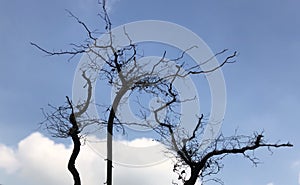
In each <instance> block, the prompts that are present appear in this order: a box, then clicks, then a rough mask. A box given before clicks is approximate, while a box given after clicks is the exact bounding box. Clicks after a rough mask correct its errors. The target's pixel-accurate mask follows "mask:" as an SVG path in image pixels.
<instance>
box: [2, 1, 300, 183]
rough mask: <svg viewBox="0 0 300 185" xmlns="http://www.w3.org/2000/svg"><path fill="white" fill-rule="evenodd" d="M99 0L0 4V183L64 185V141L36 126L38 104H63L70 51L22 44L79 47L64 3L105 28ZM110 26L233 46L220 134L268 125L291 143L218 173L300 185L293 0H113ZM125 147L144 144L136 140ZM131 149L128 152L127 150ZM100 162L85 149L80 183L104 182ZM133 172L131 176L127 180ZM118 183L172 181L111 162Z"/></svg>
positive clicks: (71, 65)
mask: <svg viewBox="0 0 300 185" xmlns="http://www.w3.org/2000/svg"><path fill="white" fill-rule="evenodd" d="M96 2H97V1H96V0H72V1H71V0H65V1H59V0H53V1H51V2H50V1H38V0H28V1H17V0H1V1H0V23H1V24H0V28H1V29H0V43H1V44H0V103H1V106H0V128H1V129H0V184H3V185H17V184H21V183H22V184H24V185H35V184H46V185H52V184H71V183H72V178H71V176H70V174H69V173H68V172H67V171H66V169H65V167H66V163H67V160H68V156H69V154H70V152H71V145H70V142H69V141H68V140H67V141H66V140H62V139H54V138H51V137H50V136H49V135H47V133H46V132H44V131H43V130H39V129H38V123H39V122H40V121H41V120H42V119H43V116H42V114H41V110H40V108H42V107H45V106H47V104H48V103H51V104H54V105H60V104H62V102H65V96H66V95H69V96H70V95H71V94H72V91H71V90H72V82H73V78H74V71H75V69H76V66H77V64H78V61H79V59H80V58H79V57H75V58H74V59H73V60H71V61H70V62H68V61H67V60H68V57H64V56H62V57H46V56H45V55H44V54H43V53H41V52H39V51H37V50H36V49H35V48H33V47H32V46H31V45H30V44H29V43H30V42H31V41H33V42H37V43H39V44H40V45H42V46H44V47H46V48H49V49H50V50H52V49H62V48H68V47H70V45H69V44H70V43H80V42H81V41H83V40H84V38H85V36H86V33H85V32H84V30H83V29H82V27H80V26H79V25H78V24H77V23H76V22H75V21H74V19H72V18H70V17H69V16H68V14H67V13H66V11H65V9H68V10H70V11H72V12H73V13H74V14H76V15H77V16H78V17H80V18H81V19H82V20H83V21H85V22H86V23H87V25H89V26H90V27H91V29H100V30H101V29H103V24H102V22H101V21H99V17H98V16H97V13H98V11H99V7H98V6H97V4H96ZM109 6H110V7H109V10H110V14H111V20H112V23H113V27H116V26H119V25H122V24H125V23H129V22H132V21H139V20H148V19H151V20H163V21H170V22H173V23H176V24H179V25H182V26H184V27H186V28H188V29H190V30H192V31H193V32H194V33H196V34H197V35H198V36H200V37H201V38H202V39H203V40H204V41H205V42H206V43H207V44H208V45H209V47H210V48H211V49H212V51H213V52H218V51H221V50H223V49H224V48H228V49H229V50H230V51H235V50H237V51H238V52H239V56H238V58H237V62H236V63H235V64H230V65H227V66H225V67H224V68H223V69H222V70H223V73H224V77H225V81H226V88H227V109H226V115H225V120H224V123H223V128H222V129H223V130H222V131H223V132H224V133H225V134H227V135H229V134H232V133H234V130H235V129H236V128H238V129H239V132H240V133H242V134H251V133H252V132H253V131H262V130H264V131H265V135H266V137H267V138H268V139H269V140H270V141H274V142H276V141H278V140H281V141H290V142H292V143H293V144H294V145H295V146H294V148H292V149H278V150H274V153H273V154H272V155H271V153H270V152H268V151H265V150H262V149H260V150H258V151H257V152H256V155H257V157H259V158H260V160H261V164H259V165H258V166H257V167H254V166H253V165H252V164H251V163H250V162H249V161H247V160H245V159H244V158H242V157H238V156H231V157H228V158H227V159H226V160H225V161H224V164H225V167H224V168H223V170H222V171H221V173H220V174H219V176H218V177H220V178H221V179H222V180H223V181H224V182H225V183H226V184H231V185H238V184H241V183H242V184H245V185H253V184H256V185H281V184H289V185H297V184H300V177H299V176H300V175H299V173H300V150H299V144H300V143H299V135H298V132H299V131H300V126H299V118H298V115H299V113H300V112H299V111H300V78H299V73H298V72H299V69H300V64H299V58H300V52H299V49H300V36H299V33H300V21H299V18H300V12H299V8H300V1H297V0H286V1H281V0H264V1H262V0H252V1H241V0H227V1H221V0H211V1H199V0H190V1H185V2H183V1H174V0H173V1H171V0H164V1H159V0H152V1H145V0H143V1H141V0H113V1H112V2H111V3H109ZM136 139H137V140H135V141H131V142H132V143H131V142H128V144H129V145H130V144H131V145H136V144H137V143H139V144H140V143H143V145H149V144H150V143H151V141H150V140H147V139H140V140H139V139H138V138H136ZM121 154H122V153H120V155H121ZM128 155H131V153H130V152H129V154H128ZM104 167H105V163H104V159H103V158H102V157H101V156H100V155H99V154H98V153H96V152H95V151H94V150H92V149H91V147H89V146H88V145H85V146H84V149H83V150H82V153H81V154H80V156H79V160H78V168H79V169H80V172H81V174H82V179H83V184H89V185H90V184H91V185H92V184H99V183H103V182H104V181H105V177H104V174H105V171H104ZM133 177H134V178H136V179H135V181H133ZM114 178H115V182H116V184H146V185H154V184H171V183H170V182H171V180H172V178H175V177H174V176H173V175H172V171H171V162H170V161H165V162H164V163H160V164H159V165H154V166H151V167H147V168H130V167H128V166H118V165H116V169H115V177H114Z"/></svg>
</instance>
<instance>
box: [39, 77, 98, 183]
mask: <svg viewBox="0 0 300 185" xmlns="http://www.w3.org/2000/svg"><path fill="white" fill-rule="evenodd" d="M82 77H83V78H84V79H86V85H87V93H88V96H87V99H86V100H85V101H84V102H83V103H82V104H80V105H78V106H77V111H75V108H74V105H73V103H72V101H71V100H70V99H69V97H68V96H66V99H67V105H64V106H60V107H55V106H52V105H49V107H50V109H51V110H48V111H46V110H44V109H42V111H43V114H44V116H45V120H44V121H43V122H41V127H42V128H44V129H46V131H47V132H49V133H50V134H51V135H52V136H53V137H59V138H68V137H71V139H72V142H73V144H74V146H73V151H72V153H71V156H70V159H69V162H68V170H69V171H70V173H71V174H72V176H73V180H74V185H81V180H80V175H79V173H78V171H77V169H76V167H75V162H76V159H77V157H78V155H79V152H80V147H81V142H80V139H81V137H83V135H84V134H82V133H81V132H82V130H83V129H84V128H85V127H86V126H88V125H90V124H93V120H84V119H83V115H84V114H85V113H86V111H87V108H88V105H89V103H90V101H91V95H92V94H91V93H92V86H91V80H90V79H89V78H87V76H86V73H85V71H83V72H82ZM78 108H79V109H78Z"/></svg>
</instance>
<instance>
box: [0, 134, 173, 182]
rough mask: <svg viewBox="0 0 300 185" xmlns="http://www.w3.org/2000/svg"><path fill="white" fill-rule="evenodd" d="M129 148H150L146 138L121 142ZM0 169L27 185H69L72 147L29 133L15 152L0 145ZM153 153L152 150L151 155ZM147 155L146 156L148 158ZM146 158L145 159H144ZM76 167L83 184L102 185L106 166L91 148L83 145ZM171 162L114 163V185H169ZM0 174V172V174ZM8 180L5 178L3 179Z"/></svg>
mask: <svg viewBox="0 0 300 185" xmlns="http://www.w3.org/2000/svg"><path fill="white" fill-rule="evenodd" d="M122 143H127V144H129V145H130V146H135V145H136V146H137V147H141V146H151V145H153V142H152V141H151V140H150V139H146V138H142V139H136V140H134V141H132V142H130V141H126V142H125V141H122ZM0 151H1V152H0V169H1V168H2V169H4V170H5V172H6V173H10V174H11V175H9V176H8V177H5V178H14V179H15V178H18V179H19V182H20V183H21V182H25V183H23V184H26V183H27V184H30V185H39V184H44V185H53V184H72V177H71V175H70V173H69V172H68V171H67V162H68V159H69V156H70V154H71V152H72V146H65V145H63V144H58V143H55V142H54V141H53V140H51V139H49V138H47V137H45V136H43V135H42V134H41V133H38V132H36V133H32V134H31V135H30V136H28V137H27V138H25V139H23V140H22V141H20V142H19V144H18V147H17V148H16V149H12V148H10V147H7V146H5V145H0ZM134 152H135V151H126V153H122V151H119V152H118V154H117V155H115V156H118V155H119V156H120V155H128V156H133V157H134V156H135V153H134ZM155 152H157V151H152V153H155ZM152 153H149V154H148V155H152ZM144 157H147V156H144ZM76 165H77V167H78V170H79V173H80V175H81V178H82V184H83V185H93V184H99V183H104V182H105V169H106V163H105V160H104V158H102V157H100V156H99V155H98V154H97V153H96V152H95V151H94V149H93V148H92V147H89V145H87V144H86V145H83V146H82V150H81V152H80V155H79V157H78V160H77V164H76ZM172 167H173V164H172V162H171V160H167V161H165V162H162V163H159V164H157V165H152V166H148V167H139V168H137V167H128V166H124V165H118V164H114V184H115V185H118V184H132V185H138V184H144V185H156V184H171V182H172V179H176V177H177V176H176V174H174V173H173V172H172ZM0 172H1V171H0ZM5 181H9V179H4V182H5Z"/></svg>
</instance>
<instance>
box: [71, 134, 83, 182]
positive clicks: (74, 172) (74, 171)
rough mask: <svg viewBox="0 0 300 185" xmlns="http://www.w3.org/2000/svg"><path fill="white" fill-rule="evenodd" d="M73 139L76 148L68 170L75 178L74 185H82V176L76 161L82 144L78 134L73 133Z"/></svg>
mask: <svg viewBox="0 0 300 185" xmlns="http://www.w3.org/2000/svg"><path fill="white" fill-rule="evenodd" d="M71 137H72V141H73V143H74V148H73V151H72V154H71V157H70V159H69V163H68V170H69V171H70V172H71V174H72V176H73V179H74V185H81V181H80V176H79V173H78V171H77V169H76V167H75V161H76V158H77V156H78V154H79V152H80V145H81V143H80V139H79V137H78V135H77V133H72V135H71Z"/></svg>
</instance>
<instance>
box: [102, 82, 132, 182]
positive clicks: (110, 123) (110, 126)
mask: <svg viewBox="0 0 300 185" xmlns="http://www.w3.org/2000/svg"><path fill="white" fill-rule="evenodd" d="M126 89H127V88H126V87H124V88H121V89H120V91H119V92H118V93H117V95H116V97H115V99H114V102H113V104H112V108H111V110H110V114H109V118H108V123H107V145H106V147H107V166H106V185H112V168H113V165H112V158H113V157H112V151H113V148H112V143H113V124H114V119H115V117H116V111H117V107H118V106H119V103H120V101H121V99H122V97H123V96H124V94H125V93H126V92H127V90H126Z"/></svg>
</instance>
